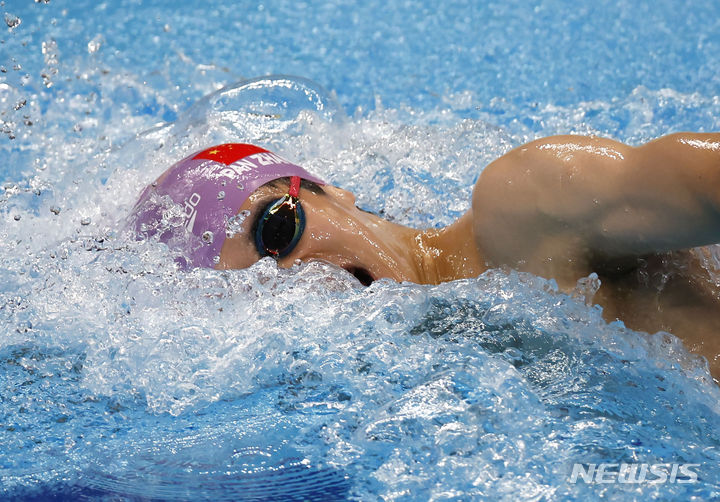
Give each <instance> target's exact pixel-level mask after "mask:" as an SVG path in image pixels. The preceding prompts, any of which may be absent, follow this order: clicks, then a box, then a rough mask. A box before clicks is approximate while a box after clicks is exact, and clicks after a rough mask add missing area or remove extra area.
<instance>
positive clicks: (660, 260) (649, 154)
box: [133, 133, 720, 379]
mask: <svg viewBox="0 0 720 502" xmlns="http://www.w3.org/2000/svg"><path fill="white" fill-rule="evenodd" d="M173 207H174V208H175V209H174V211H175V212H174V213H173ZM173 214H174V215H175V220H173V216H172V215H173ZM133 215H134V216H133V226H134V229H135V231H136V233H137V234H138V235H139V236H141V237H150V236H152V235H157V236H158V238H159V239H160V240H161V241H163V242H167V243H168V245H169V246H170V247H171V248H173V249H176V250H177V251H178V254H179V255H180V257H179V259H178V260H179V263H180V264H181V265H182V266H185V267H211V268H216V269H236V268H245V267H248V266H250V265H252V264H253V263H255V262H256V261H257V260H259V259H260V258H262V257H265V256H270V257H272V258H273V259H275V260H277V263H278V265H279V266H281V267H289V266H291V265H292V264H293V263H295V262H296V261H298V260H300V261H308V260H322V261H325V262H328V263H331V264H334V265H337V266H338V267H342V268H344V269H345V270H347V271H349V272H350V273H351V274H353V275H354V276H355V277H356V278H357V279H358V280H359V281H360V282H361V283H362V284H365V285H368V284H370V283H371V282H372V281H374V280H377V279H380V278H390V279H393V280H396V281H410V282H415V283H421V284H438V283H441V282H444V281H452V280H455V279H462V278H469V277H475V276H478V275H479V274H481V273H482V272H484V271H485V270H487V269H488V268H491V267H500V266H508V267H511V268H514V269H517V270H520V271H525V272H530V273H532V274H535V275H538V276H541V277H545V278H548V279H555V280H556V281H557V283H558V285H559V287H560V288H561V289H562V290H563V291H568V292H569V291H571V290H573V288H574V287H575V286H576V284H577V281H578V280H579V279H582V278H584V277H587V276H588V275H589V274H591V273H593V272H595V273H597V274H598V276H599V278H600V281H601V286H600V289H599V290H598V292H597V293H596V295H595V297H594V299H593V301H594V302H596V303H599V304H600V305H601V306H602V307H603V315H604V317H605V319H606V320H607V321H614V320H616V319H620V320H622V321H623V322H624V323H625V324H626V325H627V326H628V327H629V328H632V329H636V330H642V331H646V332H650V333H653V332H656V331H659V330H664V331H669V332H671V333H673V334H675V335H676V336H678V337H679V338H681V339H682V340H683V342H684V344H685V346H686V347H687V348H688V349H689V350H691V351H694V352H696V353H698V354H701V355H703V356H705V357H706V358H707V360H708V362H709V364H710V369H711V372H712V374H713V376H714V378H716V379H718V378H720V286H719V285H718V284H717V283H716V279H714V278H713V277H711V275H710V273H709V272H708V270H707V267H705V266H703V265H702V263H703V260H707V259H708V258H707V257H708V256H709V250H708V249H707V248H702V247H700V246H707V245H710V244H715V243H719V242H720V133H704V134H701V133H698V134H694V133H679V134H672V135H669V136H665V137H662V138H660V139H657V140H655V141H651V142H649V143H647V144H644V145H642V146H638V147H631V146H628V145H625V144H622V143H618V142H616V141H613V140H610V139H603V138H598V137H583V136H555V137H549V138H544V139H539V140H536V141H533V142H530V143H528V144H525V145H522V146H520V147H518V148H516V149H514V150H512V151H510V152H509V153H507V154H505V155H503V156H502V157H500V158H499V159H497V160H495V161H494V162H492V163H490V164H489V165H488V166H487V167H486V168H485V169H484V170H483V171H482V173H481V175H480V177H479V178H478V181H477V183H476V185H475V188H474V191H473V195H472V207H471V209H469V210H468V211H467V212H466V213H465V214H464V215H463V216H461V217H460V218H459V219H458V220H457V221H455V222H454V223H452V224H451V225H449V226H448V227H445V228H441V229H429V230H417V229H413V228H408V227H404V226H401V225H398V224H395V223H392V222H390V221H387V220H384V219H382V218H380V217H379V216H376V215H374V214H371V213H368V212H365V211H363V210H361V209H359V208H357V207H356V205H355V197H354V196H353V195H352V194H351V193H350V192H347V191H345V190H342V189H340V188H337V187H334V186H331V185H328V184H326V183H324V182H323V181H322V180H320V179H319V178H316V177H315V176H313V175H311V174H310V173H308V172H307V171H305V170H304V169H303V168H301V167H299V166H297V165H295V164H292V163H290V162H288V161H286V160H285V159H282V158H281V157H279V156H278V155H275V154H274V153H272V152H269V151H267V150H265V149H263V148H260V147H257V146H253V145H247V144H238V143H233V144H224V145H217V146H214V147H211V148H208V149H206V150H203V151H201V152H197V153H194V154H192V155H190V156H189V157H186V158H185V159H183V160H181V161H180V162H178V163H177V164H175V165H174V166H172V167H171V168H170V169H168V170H167V171H166V172H165V173H164V174H163V175H162V176H161V177H160V178H159V179H158V180H157V181H156V182H154V183H153V184H152V185H150V186H148V187H147V188H146V189H145V191H144V192H143V193H142V195H141V196H140V199H139V201H138V203H137V204H136V206H135V208H134V210H133ZM173 221H175V223H172V222H173Z"/></svg>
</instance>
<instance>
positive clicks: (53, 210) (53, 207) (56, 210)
mask: <svg viewBox="0 0 720 502" xmlns="http://www.w3.org/2000/svg"><path fill="white" fill-rule="evenodd" d="M50 212H51V213H53V214H60V208H59V207H57V206H52V207H51V208H50Z"/></svg>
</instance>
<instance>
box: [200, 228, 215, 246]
mask: <svg viewBox="0 0 720 502" xmlns="http://www.w3.org/2000/svg"><path fill="white" fill-rule="evenodd" d="M213 237H214V236H213V233H212V232H211V231H210V230H206V231H205V232H203V234H202V240H203V242H205V243H206V244H212V242H213Z"/></svg>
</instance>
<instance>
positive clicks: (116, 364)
mask: <svg viewBox="0 0 720 502" xmlns="http://www.w3.org/2000/svg"><path fill="white" fill-rule="evenodd" d="M0 15H1V16H2V19H4V21H5V25H2V26H3V29H2V30H0V41H1V42H2V43H0V153H1V154H2V162H0V218H1V219H2V223H1V224H0V225H1V226H0V234H1V237H2V238H1V239H0V260H1V264H2V266H1V267H0V498H2V499H14V500H83V499H85V500H88V499H89V500H238V499H245V500H344V499H358V500H379V499H380V500H426V499H433V500H583V499H597V498H600V497H603V498H607V499H609V500H647V499H653V500H692V499H695V500H709V499H713V498H718V497H720V467H718V466H719V465H720V453H719V452H718V444H719V443H720V432H718V431H720V405H719V404H718V402H719V401H720V391H719V390H718V388H717V387H716V386H715V385H714V384H712V383H711V382H710V380H709V376H708V374H707V370H706V368H705V365H704V361H702V360H699V359H697V358H695V357H693V356H691V355H690V354H688V353H687V352H686V351H685V349H684V348H683V347H682V345H681V344H680V343H679V342H678V340H677V339H675V338H674V337H672V336H669V335H667V334H663V333H659V334H646V333H641V332H634V331H631V330H628V329H626V328H625V327H624V326H623V325H622V323H621V322H616V323H612V324H607V323H606V322H604V321H603V320H602V317H601V315H600V310H599V307H595V306H592V301H591V297H592V291H587V290H582V289H578V291H576V293H575V294H574V295H565V294H562V293H560V292H558V290H557V287H556V286H555V284H554V283H553V282H552V281H546V280H542V279H539V278H537V277H533V276H529V275H523V274H517V273H515V272H512V271H510V270H490V271H488V272H487V273H485V274H483V275H482V276H480V277H479V278H477V279H473V280H465V281H457V282H453V283H448V284H443V285H440V286H435V287H430V286H418V285H413V284H396V283H393V282H391V281H378V282H376V283H375V284H373V285H372V286H371V287H369V288H363V287H361V286H360V285H359V284H358V283H357V282H356V281H355V279H354V278H353V277H351V276H349V275H348V274H346V273H345V272H344V271H342V270H336V269H334V268H333V267H330V266H327V265H323V264H320V263H309V264H301V265H298V266H296V267H295V268H293V269H291V270H278V269H277V267H276V266H275V264H274V263H273V262H272V261H268V260H265V261H261V262H259V263H258V264H257V265H255V266H253V267H252V268H250V269H248V270H242V271H230V272H214V271H208V270H195V271H191V272H179V271H177V270H175V268H174V265H173V261H172V259H170V255H169V253H168V252H167V250H166V249H164V248H163V246H162V245H160V244H158V243H152V242H145V243H142V242H135V241H134V240H133V239H130V238H129V237H128V236H127V235H126V234H124V233H123V232H122V230H121V229H122V223H123V219H124V217H125V215H126V214H127V212H128V210H129V208H130V207H131V206H132V204H133V203H134V201H135V198H136V197H137V195H138V194H139V192H140V190H141V189H142V187H143V186H144V185H146V184H147V183H148V182H149V181H151V180H152V179H154V178H155V177H156V176H157V175H158V174H160V173H161V172H162V171H163V170H164V169H165V168H166V167H167V166H168V165H169V164H170V163H172V161H173V160H174V159H178V158H180V157H182V156H184V155H186V154H187V153H188V152H190V151H192V150H194V149H199V148H201V147H204V146H207V145H208V144H212V143H214V142H221V141H235V140H237V141H255V142H258V143H260V144H262V145H264V146H266V147H270V148H272V149H273V150H275V151H277V152H278V153H280V154H282V155H283V156H285V157H287V158H290V159H293V160H296V161H298V162H302V163H303V164H304V165H306V166H307V167H308V168H309V169H310V170H311V171H313V172H315V173H317V174H319V175H320V176H322V177H324V178H325V179H328V180H329V181H331V182H333V183H334V184H337V185H339V186H342V187H344V188H347V189H350V190H352V191H353V192H355V193H356V194H357V195H358V202H359V204H360V205H361V206H363V207H365V208H367V209H370V210H373V211H378V212H380V211H381V212H383V213H384V214H385V215H386V216H387V217H388V218H390V219H393V220H394V221H398V222H400V223H404V224H408V225H414V226H440V225H444V224H447V223H449V222H451V221H452V220H453V219H454V218H456V217H457V216H458V215H460V214H462V213H463V212H464V211H465V210H466V209H467V208H468V206H469V195H470V190H471V187H472V184H473V182H474V181H475V179H476V178H477V175H478V173H479V172H480V171H481V170H482V168H483V166H484V165H486V164H487V163H488V162H489V161H491V160H492V159H494V158H496V157H497V156H499V155H501V154H502V153H504V152H506V151H507V150H509V149H510V148H512V147H514V146H517V145H519V144H521V143H522V142H524V141H527V140H529V139H532V138H535V137H539V136H545V135H550V134H558V133H595V134H601V135H606V136H611V137H614V138H617V139H620V140H623V141H626V142H629V143H632V144H637V143H639V142H642V141H645V140H648V139H650V138H653V137H656V136H658V135H661V134H666V133H671V132H675V131H680V130H694V131H710V130H720V97H719V96H720V4H718V3H717V2H711V1H706V2H699V1H683V2H673V1H668V0H665V1H654V2H629V1H628V2H620V1H618V2H598V1H590V0H587V1H577V2H572V4H568V3H565V2H560V1H557V0H553V1H550V0H548V1H538V2H522V1H504V2H497V3H490V2H482V3H481V2H452V1H442V2H440V1H426V2H422V3H419V2H403V3H400V2H380V1H377V2H376V1H367V2H362V4H361V5H356V4H355V3H352V2H345V1H342V0H334V1H331V2H322V3H321V2H317V3H315V2H307V3H304V2H280V1H268V2H263V3H262V4H258V3H255V2H231V1H220V2H214V3H213V7H212V8H208V7H207V6H206V4H205V3H204V2H199V1H195V2H191V1H188V2H170V1H155V2H142V1H139V0H134V1H129V0H126V1H113V2H104V3H98V2H90V1H85V0H76V1H73V2H69V1H68V2H63V1H59V0H50V1H49V2H45V1H36V2H29V1H28V2H21V1H20V0H5V2H4V4H2V5H0ZM268 75H282V76H275V77H268ZM288 75H292V77H290V76H288ZM712 251H713V252H712V254H711V255H710V256H709V258H708V260H707V262H706V263H707V267H708V269H709V270H710V272H711V278H712V280H714V281H716V282H718V283H720V272H718V271H720V259H719V258H718V257H720V252H718V250H717V249H713V250H712ZM587 300H589V301H587ZM586 303H589V305H586ZM576 462H581V463H600V462H610V463H620V462H646V463H650V464H657V463H664V464H671V463H693V464H699V466H698V467H697V468H696V471H697V473H698V482H696V483H688V484H679V483H665V484H648V483H642V484H588V483H584V482H580V483H571V482H570V481H569V474H570V471H571V469H572V465H573V464H574V463H576Z"/></svg>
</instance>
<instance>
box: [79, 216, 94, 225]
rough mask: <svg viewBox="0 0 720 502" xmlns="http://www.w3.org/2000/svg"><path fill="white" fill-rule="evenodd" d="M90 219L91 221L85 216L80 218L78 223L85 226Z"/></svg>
mask: <svg viewBox="0 0 720 502" xmlns="http://www.w3.org/2000/svg"><path fill="white" fill-rule="evenodd" d="M91 221H92V220H91V219H90V218H87V217H86V218H83V219H82V220H80V224H81V225H83V226H87V225H89V224H90V222H91Z"/></svg>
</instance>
